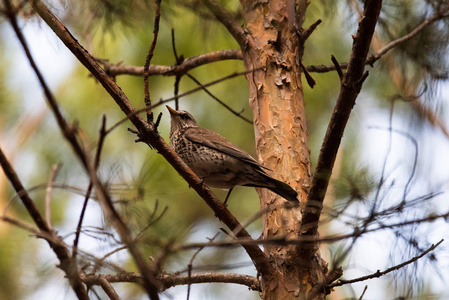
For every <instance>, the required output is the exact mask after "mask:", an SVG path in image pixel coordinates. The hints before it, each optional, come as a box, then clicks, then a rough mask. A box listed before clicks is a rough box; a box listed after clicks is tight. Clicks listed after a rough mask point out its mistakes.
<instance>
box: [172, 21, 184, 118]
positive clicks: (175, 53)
mask: <svg viewBox="0 0 449 300" xmlns="http://www.w3.org/2000/svg"><path fill="white" fill-rule="evenodd" d="M171 44H172V49H173V55H174V56H175V60H176V65H179V64H181V63H182V60H181V59H180V58H179V56H178V52H177V51H176V41H175V30H174V29H173V28H172V29H171ZM182 75H183V74H177V75H176V77H175V89H174V95H175V109H176V110H179V98H178V93H179V84H180V82H181V78H182Z"/></svg>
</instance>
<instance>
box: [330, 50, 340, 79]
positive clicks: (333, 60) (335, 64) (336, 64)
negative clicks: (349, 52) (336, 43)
mask: <svg viewBox="0 0 449 300" xmlns="http://www.w3.org/2000/svg"><path fill="white" fill-rule="evenodd" d="M331 60H332V63H333V64H334V66H335V70H337V74H338V77H340V80H342V79H343V71H342V70H341V67H340V64H339V63H338V61H337V59H336V58H335V56H333V55H331Z"/></svg>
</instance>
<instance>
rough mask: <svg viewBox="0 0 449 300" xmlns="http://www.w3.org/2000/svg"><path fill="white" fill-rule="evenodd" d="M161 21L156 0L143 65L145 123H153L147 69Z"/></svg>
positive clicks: (157, 0)
mask: <svg viewBox="0 0 449 300" xmlns="http://www.w3.org/2000/svg"><path fill="white" fill-rule="evenodd" d="M160 19H161V0H156V11H155V16H154V26H153V41H152V42H151V45H150V49H149V50H148V55H147V58H146V59H145V65H144V67H143V83H144V92H145V107H146V108H147V122H149V123H152V122H153V113H152V112H151V99H150V85H149V83H148V68H149V67H150V63H151V59H152V58H153V54H154V49H155V48H156V43H157V36H158V34H159V21H160Z"/></svg>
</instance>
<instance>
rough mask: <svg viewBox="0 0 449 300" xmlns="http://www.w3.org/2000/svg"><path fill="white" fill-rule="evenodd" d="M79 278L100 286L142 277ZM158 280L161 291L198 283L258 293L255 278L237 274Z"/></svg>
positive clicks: (120, 275) (176, 275)
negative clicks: (221, 284)
mask: <svg viewBox="0 0 449 300" xmlns="http://www.w3.org/2000/svg"><path fill="white" fill-rule="evenodd" d="M81 278H82V280H83V282H84V283H85V284H87V285H101V281H102V280H106V281H107V282H109V283H115V282H140V281H141V280H142V275H141V274H137V273H121V274H117V275H87V274H82V275H81ZM158 278H159V280H160V281H161V282H162V283H163V290H166V289H169V288H171V287H174V286H178V285H187V284H198V283H235V284H240V285H245V286H247V287H249V288H250V289H251V290H253V291H259V290H260V288H259V280H258V279H257V278H256V277H253V276H249V275H244V274H238V273H217V272H213V273H198V274H191V276H190V277H189V275H179V274H162V275H159V277H158Z"/></svg>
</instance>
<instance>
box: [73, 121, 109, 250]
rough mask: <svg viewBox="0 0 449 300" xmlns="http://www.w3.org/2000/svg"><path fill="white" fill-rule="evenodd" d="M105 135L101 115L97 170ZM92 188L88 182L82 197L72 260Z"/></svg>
mask: <svg viewBox="0 0 449 300" xmlns="http://www.w3.org/2000/svg"><path fill="white" fill-rule="evenodd" d="M106 134H107V132H106V115H103V119H102V123H101V129H100V137H99V139H98V145H97V152H96V153H95V161H94V165H95V168H96V169H98V166H99V165H100V157H101V150H102V149H103V144H104V140H105V138H106ZM92 188H93V184H92V181H89V186H88V187H87V191H86V195H85V197H84V202H83V208H82V209H81V214H80V218H79V220H78V225H77V226H76V232H75V239H74V241H73V247H72V253H73V258H76V255H77V252H78V242H79V237H80V234H81V227H82V225H83V220H84V215H85V213H86V209H87V203H88V202H89V199H90V195H91V193H92Z"/></svg>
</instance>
